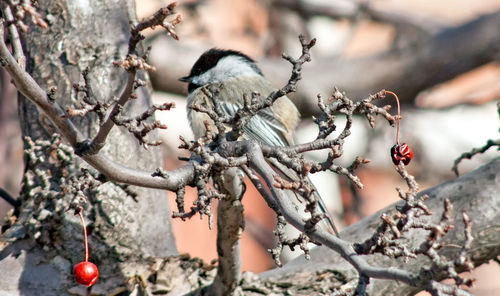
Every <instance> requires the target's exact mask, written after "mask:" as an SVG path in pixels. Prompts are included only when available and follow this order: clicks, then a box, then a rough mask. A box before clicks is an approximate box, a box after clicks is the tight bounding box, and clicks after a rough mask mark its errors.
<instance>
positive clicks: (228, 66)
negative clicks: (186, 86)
mask: <svg viewBox="0 0 500 296" xmlns="http://www.w3.org/2000/svg"><path fill="white" fill-rule="evenodd" d="M244 75H248V76H251V75H259V74H258V73H257V72H256V71H255V69H254V68H253V67H252V66H251V65H250V64H249V63H248V62H247V61H246V60H245V59H244V58H242V57H239V56H227V57H224V58H222V59H221V60H220V61H219V62H218V63H217V65H216V66H215V67H213V68H212V69H210V70H208V71H207V72H205V73H203V74H201V75H198V76H195V77H193V79H192V82H193V83H194V84H196V85H206V84H209V83H217V82H223V81H226V80H227V79H229V78H234V77H238V76H244Z"/></svg>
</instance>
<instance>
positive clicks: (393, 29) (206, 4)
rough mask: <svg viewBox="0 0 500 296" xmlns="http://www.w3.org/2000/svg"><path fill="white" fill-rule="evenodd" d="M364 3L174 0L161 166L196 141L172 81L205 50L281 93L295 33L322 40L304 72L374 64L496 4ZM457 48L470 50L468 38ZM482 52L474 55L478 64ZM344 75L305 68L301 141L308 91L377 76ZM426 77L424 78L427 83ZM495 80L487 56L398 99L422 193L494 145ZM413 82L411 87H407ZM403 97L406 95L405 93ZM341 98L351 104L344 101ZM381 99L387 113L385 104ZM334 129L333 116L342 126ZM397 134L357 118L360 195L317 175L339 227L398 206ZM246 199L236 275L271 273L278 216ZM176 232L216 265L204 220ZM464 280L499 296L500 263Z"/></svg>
mask: <svg viewBox="0 0 500 296" xmlns="http://www.w3.org/2000/svg"><path fill="white" fill-rule="evenodd" d="M136 2H137V12H138V15H139V18H143V17H145V16H147V15H149V14H151V13H154V11H155V10H156V9H158V8H159V7H161V6H163V5H165V4H167V3H169V2H168V1H162V0H137V1H136ZM359 3H361V2H356V1H347V0H344V1H340V0H324V1H322V0H303V1H293V0H275V1H271V0H206V1H187V0H186V1H179V12H180V13H181V14H182V17H183V22H182V23H181V24H180V25H178V27H177V33H178V35H179V37H180V41H178V42H172V41H170V40H168V39H167V38H165V36H164V35H163V34H164V33H162V32H160V30H157V31H151V32H148V37H149V42H150V44H151V45H152V46H153V49H152V52H151V57H150V60H151V63H152V64H153V65H155V66H157V68H158V71H157V73H152V80H153V87H154V88H155V90H156V91H155V94H154V98H155V100H156V101H157V102H158V103H159V102H163V101H175V102H176V104H177V108H176V109H175V110H173V111H169V112H162V113H157V116H158V118H159V119H160V120H161V121H162V122H163V123H165V124H167V125H168V127H169V129H168V130H166V131H162V133H161V137H162V139H163V141H164V145H163V148H164V152H165V158H164V166H165V168H166V169H173V168H176V167H178V166H180V165H182V162H180V161H179V160H178V159H177V158H178V156H185V153H184V152H182V151H179V150H178V149H177V146H178V145H179V144H180V141H179V140H178V137H179V135H183V136H186V137H191V138H192V134H191V132H190V130H189V125H188V123H187V119H186V117H185V100H184V96H185V92H186V90H185V88H186V86H185V85H183V84H181V83H180V82H177V81H176V78H179V77H181V76H183V75H185V74H187V73H188V72H189V69H190V67H191V65H192V64H193V63H194V61H195V60H196V59H197V57H198V56H199V55H200V54H201V53H202V52H203V51H204V50H206V49H208V48H211V47H219V48H231V49H236V50H240V51H242V52H244V53H247V54H248V55H250V56H251V57H253V58H254V59H256V60H257V62H258V63H259V65H260V66H261V67H262V68H263V71H264V73H265V75H266V77H268V78H269V79H270V80H271V81H272V82H273V83H274V84H275V85H276V86H277V87H280V86H282V85H283V84H284V83H285V82H286V79H287V76H288V75H289V66H288V65H287V63H286V62H285V61H280V59H279V56H280V55H281V53H282V52H286V53H288V54H290V55H297V54H298V50H299V42H298V39H297V36H298V34H300V33H303V34H307V35H308V36H311V37H316V38H318V42H317V46H316V47H314V49H313V51H312V54H313V63H312V64H311V66H309V65H305V67H306V68H308V67H310V69H315V68H314V67H315V66H314V61H315V60H316V61H317V60H319V61H334V62H335V63H336V64H337V65H342V66H345V65H352V64H355V63H360V62H366V61H371V60H373V61H377V58H376V57H383V56H384V55H385V54H386V53H392V54H394V52H400V53H401V55H404V54H406V53H407V52H412V51H408V48H413V49H412V50H413V52H418V47H419V46H420V45H422V44H423V43H424V42H426V40H427V39H426V38H431V37H432V36H436V35H437V34H439V33H440V32H442V31H443V30H447V29H449V28H451V27H455V26H460V25H463V24H466V23H468V22H472V21H474V20H476V19H477V18H479V17H481V16H484V15H487V14H493V13H494V12H497V11H500V0H483V1H475V0H443V1H435V0H434V1H430V0H429V1H428V0H411V1H396V0H386V1H384V0H377V1H363V3H365V5H366V7H368V9H367V10H366V11H367V12H365V13H363V12H361V10H358V11H357V12H356V13H353V9H354V8H355V7H356V5H359ZM353 7H354V8H353ZM327 8H328V9H327ZM499 28H500V24H498V23H497V26H496V28H494V29H495V30H496V32H497V33H498V35H500V30H499ZM442 38H446V35H444V36H443V37H442ZM463 42H464V44H466V43H467V42H469V40H463ZM436 50H437V49H436ZM480 50H481V49H479V51H478V53H476V54H477V56H481V52H480ZM410 58H411V57H410ZM462 58H463V59H464V60H466V59H467V58H468V57H467V56H465V57H461V56H460V55H458V58H456V59H455V60H451V61H449V65H451V66H453V65H454V64H455V63H456V64H460V63H461V62H462ZM497 58H498V56H497ZM374 63H375V62H374ZM364 65H366V64H364ZM340 69H345V68H341V67H331V68H328V69H324V70H323V71H321V72H319V71H317V72H314V71H313V72H309V75H310V76H313V77H310V76H309V77H308V79H307V78H305V79H304V81H303V83H302V84H301V85H300V90H299V93H298V94H297V95H296V96H293V99H294V100H295V101H296V103H297V105H298V106H299V108H300V109H301V112H302V114H303V118H304V122H303V123H302V124H301V125H300V128H299V130H298V131H297V138H298V141H307V140H308V139H309V140H310V139H312V137H314V133H315V131H316V130H315V127H314V125H313V124H312V121H311V115H313V114H314V112H317V111H315V109H314V102H315V100H316V97H315V94H317V93H320V94H321V95H322V96H323V97H324V98H326V97H328V95H329V94H330V92H331V90H332V89H333V87H334V86H339V87H340V88H341V90H342V89H343V88H342V86H343V83H345V85H346V86H347V85H350V84H353V83H354V84H355V83H357V82H359V84H360V85H362V84H363V85H364V84H365V82H366V81H370V78H372V75H373V74H372V73H371V72H370V70H371V67H368V66H365V68H360V69H357V70H356V71H353V72H342V73H338V71H340ZM450 69H451V68H450ZM330 74H332V75H333V74H335V75H337V76H332V77H342V80H340V79H337V80H333V78H332V80H331V81H328V84H327V85H326V86H325V84H319V83H317V84H315V80H318V81H319V79H320V78H322V79H323V78H324V79H328V77H329V76H328V75H330ZM375 74H377V73H375ZM397 74H398V73H396V75H397ZM304 75H306V73H305V74H304ZM315 75H317V76H315ZM432 75H433V73H429V79H430V80H432V78H433V77H432ZM316 78H317V79H316ZM8 81H9V78H8V77H5V74H2V83H1V86H2V90H1V91H2V99H1V100H0V168H1V169H0V187H2V188H4V189H5V190H6V191H7V192H9V193H10V194H11V195H13V196H16V195H17V192H19V188H20V183H21V176H22V169H23V168H22V163H23V160H22V156H23V154H22V143H21V139H20V131H19V125H18V124H17V115H16V114H17V113H16V112H17V111H16V94H15V91H14V90H13V88H12V86H10V85H9V83H8ZM346 81H347V82H346ZM396 82H397V81H394V79H393V80H391V81H389V82H388V83H387V84H388V85H381V86H375V87H378V88H377V89H376V90H380V89H382V88H389V87H391V85H390V84H391V83H394V85H398V84H397V83H396ZM499 82H500V67H499V65H498V63H497V62H495V61H494V59H490V60H488V59H483V60H481V62H477V63H476V64H475V65H474V66H473V67H471V69H468V70H467V71H465V72H464V73H462V74H460V75H458V76H456V77H452V78H451V79H446V81H439V82H438V83H432V82H429V84H428V87H425V88H423V89H421V90H420V92H418V94H416V95H412V96H410V97H402V98H401V99H402V101H403V102H404V104H403V106H402V115H403V116H404V119H403V120H402V126H401V139H402V141H405V142H408V143H409V144H410V145H411V147H413V150H414V153H415V157H414V160H413V162H412V164H410V171H411V172H412V173H413V174H415V176H416V178H417V181H418V182H419V183H420V185H421V189H425V188H427V187H429V186H433V185H436V184H439V183H442V182H445V181H446V180H450V179H452V178H454V175H453V174H452V172H451V170H450V169H451V166H452V165H453V160H454V159H455V158H457V157H458V156H459V155H460V154H461V153H462V152H466V151H469V150H470V149H472V148H473V147H480V146H482V145H483V144H484V143H485V142H486V140H487V139H489V138H498V136H499V134H498V128H499V126H500V121H499V119H498V115H497V113H496V106H495V101H496V100H498V98H499V97H500V83H499ZM349 83H350V84H349ZM408 83H410V84H411V81H409V82H408ZM166 91H168V92H170V93H166ZM399 91H400V92H402V93H404V91H405V89H401V90H399ZM353 93H354V92H353ZM304 94H306V95H304ZM347 95H348V96H351V93H350V92H348V93H347ZM368 95H369V93H364V94H362V95H357V94H356V95H355V96H354V97H353V98H355V99H362V98H363V96H368ZM383 103H387V104H392V105H394V101H391V100H387V101H386V102H383ZM311 106H312V107H311ZM394 106H395V105H394ZM394 109H395V108H393V110H394ZM341 122H342V120H341V119H339V124H340V126H342V124H341ZM394 136H395V129H393V128H391V127H389V126H388V125H387V124H386V123H385V122H383V121H382V120H379V121H378V122H377V126H376V128H375V129H373V130H372V129H369V127H368V124H367V123H366V121H364V120H363V119H361V118H360V119H357V120H356V121H355V124H354V127H353V133H352V136H351V137H350V138H349V139H348V141H347V143H346V151H345V155H344V157H343V162H342V161H341V163H343V164H348V163H350V162H351V161H352V160H353V159H354V157H355V156H356V155H360V156H362V157H367V158H369V159H371V160H372V162H371V163H370V164H368V165H366V166H365V167H364V168H363V169H361V170H359V174H358V175H359V176H360V178H361V180H362V182H363V183H364V185H365V189H363V190H361V191H355V192H353V191H352V190H351V189H350V184H348V183H347V181H346V180H344V179H338V178H337V177H336V176H334V175H331V174H323V175H321V176H315V178H314V179H313V181H314V182H315V184H316V185H317V187H318V189H319V191H320V193H321V194H322V196H323V198H324V199H326V200H327V204H328V206H329V207H330V210H331V212H332V213H333V214H335V215H336V219H337V223H338V224H340V225H342V226H345V225H349V224H351V223H355V222H356V221H357V220H358V219H360V218H362V217H363V216H366V215H369V214H372V213H374V212H376V211H377V210H379V209H381V208H383V207H384V206H386V205H388V204H390V203H392V202H394V201H396V200H397V193H396V191H395V189H394V188H395V187H403V186H404V184H402V182H401V181H400V180H399V179H398V177H397V174H396V173H395V171H394V169H393V167H392V164H391V161H390V157H389V149H390V147H391V146H392V145H393V144H394V141H395V140H394ZM495 156H498V152H496V151H489V152H487V153H486V154H485V155H482V156H478V157H475V158H474V160H472V161H464V162H463V163H462V164H461V165H460V167H459V168H460V172H461V173H465V172H466V171H468V170H471V169H473V168H475V167H477V166H478V165H480V164H481V163H484V162H487V161H488V159H491V158H493V157H495ZM311 157H313V158H314V157H321V154H312V155H311ZM138 161H140V160H138ZM499 194H500V193H499ZM186 196H187V198H186V202H187V203H188V204H187V206H189V203H191V202H192V201H193V200H194V199H195V198H196V191H195V190H194V189H193V190H188V192H187V194H186ZM167 197H168V199H166V200H165V202H166V201H167V200H168V202H170V206H171V208H172V209H175V202H174V194H172V193H167ZM243 203H244V206H245V207H244V211H245V219H246V228H245V232H244V233H243V236H242V244H241V245H242V247H241V249H242V258H243V269H244V270H248V271H253V272H261V271H264V270H267V269H269V268H272V267H274V263H273V262H272V260H271V258H270V256H269V255H268V253H267V251H266V249H267V248H270V247H272V246H273V244H274V237H273V234H272V230H273V227H274V224H275V218H274V215H273V213H272V212H271V211H270V210H269V209H268V208H267V206H266V204H265V202H264V201H263V200H262V198H260V196H259V195H258V194H256V191H255V190H254V188H253V187H252V185H250V184H249V183H248V191H247V195H246V196H245V198H244V199H243ZM213 208H214V209H215V208H216V207H215V206H214V207H213ZM9 209H10V206H9V205H8V204H6V203H5V202H4V201H3V200H0V217H4V215H5V212H6V211H7V210H9ZM214 225H215V223H214ZM342 226H341V228H342ZM174 231H175V233H176V238H177V246H178V249H179V251H180V252H181V253H189V254H190V255H192V256H196V257H200V258H202V259H204V260H206V261H208V262H209V261H211V260H213V259H215V258H216V249H215V237H216V231H215V230H209V229H208V222H207V219H206V218H204V219H201V220H200V219H199V218H198V217H193V218H192V219H191V220H190V221H186V222H182V221H180V220H175V221H174ZM471 276H472V277H474V278H476V279H477V282H476V285H475V286H474V288H472V290H471V291H472V292H473V293H474V294H475V295H500V282H499V281H498V280H497V279H498V278H499V277H500V267H499V266H498V264H496V263H492V264H489V265H484V266H481V267H480V268H478V269H476V270H475V271H474V272H473V273H472V275H471Z"/></svg>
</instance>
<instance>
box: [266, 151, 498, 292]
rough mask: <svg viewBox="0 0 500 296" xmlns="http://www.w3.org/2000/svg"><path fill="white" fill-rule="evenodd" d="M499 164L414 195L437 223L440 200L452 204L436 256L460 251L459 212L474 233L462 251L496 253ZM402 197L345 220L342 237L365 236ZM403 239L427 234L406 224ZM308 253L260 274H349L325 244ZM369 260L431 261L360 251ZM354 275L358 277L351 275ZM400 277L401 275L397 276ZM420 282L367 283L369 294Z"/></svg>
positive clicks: (480, 256)
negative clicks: (366, 214)
mask: <svg viewBox="0 0 500 296" xmlns="http://www.w3.org/2000/svg"><path fill="white" fill-rule="evenodd" d="M499 168H500V158H496V159H495V160H493V161H492V162H491V163H489V164H487V165H485V166H482V167H480V168H478V169H477V170H475V171H473V172H470V173H468V174H466V175H464V176H462V177H459V178H457V179H455V180H453V181H451V182H447V183H444V184H441V185H438V186H436V187H433V188H430V189H428V190H425V191H422V192H420V193H419V194H418V196H422V195H424V194H426V195H428V196H429V198H428V199H427V200H426V206H427V207H428V208H429V209H430V210H431V211H432V213H433V215H432V216H429V217H428V219H429V222H430V223H437V221H438V220H439V219H440V216H441V214H442V212H443V200H444V199H446V198H449V199H450V202H451V204H452V206H453V210H452V214H451V219H452V220H453V221H456V222H455V223H454V228H453V229H452V230H450V231H449V232H448V234H447V235H446V236H445V237H444V241H443V242H442V244H443V247H442V248H441V249H439V250H438V254H439V255H440V256H445V257H446V258H459V257H460V253H462V250H463V249H462V248H461V247H460V245H461V244H462V242H464V241H469V240H466V238H465V237H464V224H463V222H462V221H463V213H464V212H465V213H467V215H468V216H469V217H471V225H470V226H471V227H472V231H471V233H472V235H473V237H474V239H473V241H472V243H471V246H470V249H469V250H468V251H467V256H468V257H469V258H471V259H472V262H473V264H474V266H476V267H477V266H479V265H481V264H483V263H485V262H488V261H489V260H491V259H494V258H496V257H497V256H498V255H499V254H500V248H499V247H498V246H499V241H500V236H499V232H498V229H499V227H500V214H499V213H498V211H496V209H497V208H498V207H500V195H498V188H499V186H500V178H498V174H497V172H498V170H499ZM401 206H402V202H397V203H395V204H393V205H391V206H389V207H388V208H386V209H383V210H381V211H379V212H378V213H376V214H373V215H372V216H370V217H367V218H365V219H363V220H362V221H360V222H358V223H356V224H354V225H351V226H349V227H348V228H346V229H345V230H344V231H342V232H341V237H342V238H343V239H345V240H347V241H351V242H362V241H364V240H366V239H367V238H368V237H369V236H370V235H371V234H372V233H373V232H374V231H375V230H376V228H377V227H378V226H379V224H380V222H379V221H380V216H381V214H382V213H386V212H389V213H393V212H395V211H396V210H395V208H396V207H401ZM404 239H405V240H407V241H408V244H409V247H410V248H412V247H415V248H417V247H418V246H420V245H421V244H422V243H423V242H425V240H427V238H426V237H425V236H422V235H421V231H420V230H416V229H415V230H411V231H410V232H409V233H407V234H405V235H404ZM310 257H311V259H310V260H309V261H308V260H305V258H304V257H301V258H298V259H296V260H294V261H292V262H290V263H289V264H287V265H285V266H284V267H283V268H281V269H275V270H273V271H269V272H266V273H264V274H262V275H261V276H262V278H264V279H272V281H281V282H283V281H285V282H286V281H287V279H291V278H293V277H294V276H296V275H297V274H298V273H302V274H303V273H310V274H315V273H317V272H320V271H321V270H329V269H332V268H333V269H334V270H336V271H337V272H340V273H342V274H344V275H345V276H347V277H348V278H347V279H345V281H349V279H350V278H352V277H353V267H352V265H351V264H349V263H347V262H346V261H345V260H344V259H345V258H343V256H341V255H339V254H336V253H334V252H332V251H331V250H329V249H327V248H325V247H318V248H315V249H313V250H312V251H311V255H310ZM364 258H365V260H366V261H367V262H368V263H369V264H374V265H377V266H391V268H393V269H394V268H395V269H397V268H404V269H405V270H408V272H411V273H415V272H418V271H419V270H425V269H426V268H429V267H430V264H431V262H430V261H429V260H427V259H425V258H424V257H423V256H419V257H417V258H416V259H410V261H408V262H406V261H404V260H403V259H402V258H400V259H394V258H388V257H385V256H382V255H372V256H366V257H364ZM426 276H428V277H430V276H433V277H434V279H435V280H438V281H439V280H441V279H442V278H443V274H432V273H429V274H427V275H426ZM356 281H357V279H356ZM402 282H404V281H402ZM425 288H426V287H425V286H420V287H419V286H409V285H406V284H401V283H398V282H395V281H386V280H380V279H372V280H371V282H370V285H368V290H367V291H368V293H369V294H370V295H407V294H413V293H416V292H418V291H420V290H422V289H425Z"/></svg>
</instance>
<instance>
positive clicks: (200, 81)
mask: <svg viewBox="0 0 500 296" xmlns="http://www.w3.org/2000/svg"><path fill="white" fill-rule="evenodd" d="M179 80H180V81H183V82H187V83H189V85H188V99H187V108H188V109H187V113H188V120H189V123H190V125H191V129H192V130H193V133H194V135H195V137H196V138H200V137H203V136H204V135H205V134H206V129H205V124H204V121H208V122H211V120H210V118H209V117H208V115H207V114H205V113H202V112H197V111H194V110H192V109H191V106H192V105H193V104H196V105H200V106H205V107H211V104H210V102H209V99H208V98H207V96H206V95H205V94H204V93H203V91H202V90H201V88H202V87H203V86H205V87H209V86H211V85H219V84H222V87H221V88H220V91H219V93H218V95H217V97H216V99H218V100H219V103H220V105H221V107H222V109H223V111H224V112H226V113H227V114H228V115H230V116H234V115H235V114H236V112H237V111H238V109H240V108H242V107H243V104H244V95H248V96H250V95H251V94H252V93H254V92H257V93H259V94H261V95H262V96H258V98H260V99H261V100H263V99H264V98H265V97H266V96H267V95H269V94H270V93H272V92H273V91H275V90H276V88H275V87H273V86H272V85H271V83H269V81H267V80H266V79H265V78H264V76H263V75H262V72H261V71H260V69H259V68H258V67H257V65H256V64H255V61H254V60H252V59H251V58H250V57H248V56H247V55H245V54H243V53H241V52H239V51H235V50H222V49H215V48H213V49H210V50H207V51H206V52H204V53H203V54H202V55H201V56H200V57H199V58H198V60H197V61H196V63H195V64H194V65H193V67H192V68H191V72H190V73H189V75H188V76H186V77H182V78H180V79H179ZM299 121H300V113H299V111H298V110H297V107H296V106H295V104H293V103H292V101H290V99H289V98H287V97H286V96H283V97H280V98H278V99H277V100H276V101H275V102H274V104H273V105H272V106H271V107H268V108H265V109H262V110H260V111H259V112H258V113H257V114H255V115H254V116H253V117H252V118H251V119H250V121H249V122H248V123H247V124H246V125H245V126H244V127H243V138H244V139H249V140H257V141H259V142H261V143H263V144H266V145H270V146H289V145H293V144H294V140H293V138H294V133H295V128H296V127H297V124H298V123H299ZM277 169H278V170H279V171H280V172H282V173H283V174H284V175H285V176H286V177H287V178H288V179H290V180H292V181H297V180H298V179H299V176H298V175H297V173H295V172H294V171H293V170H291V169H288V168H286V167H285V166H282V167H279V168H277ZM314 194H315V196H316V197H317V198H318V205H319V208H320V210H321V211H322V212H323V213H325V214H326V217H327V219H328V223H329V225H330V227H331V229H332V230H333V231H334V232H335V234H337V236H338V232H337V229H336V228H335V226H334V224H333V220H332V219H331V217H330V215H329V214H328V212H327V209H326V206H325V204H324V202H323V200H322V199H321V197H320V196H319V194H318V193H317V190H316V189H314Z"/></svg>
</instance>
